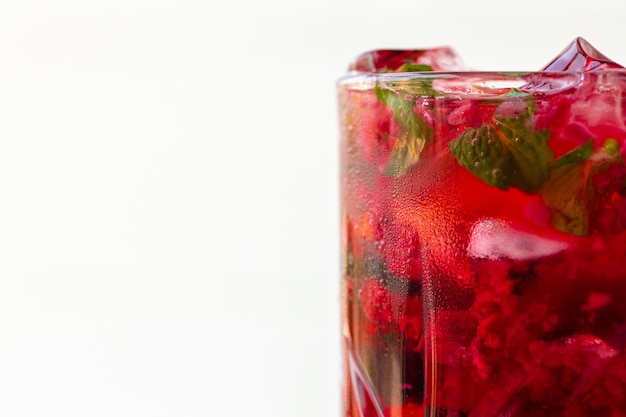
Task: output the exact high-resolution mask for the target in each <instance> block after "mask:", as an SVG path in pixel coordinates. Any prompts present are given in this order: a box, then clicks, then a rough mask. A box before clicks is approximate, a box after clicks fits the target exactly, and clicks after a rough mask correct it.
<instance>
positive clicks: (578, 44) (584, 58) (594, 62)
mask: <svg viewBox="0 0 626 417" xmlns="http://www.w3.org/2000/svg"><path fill="white" fill-rule="evenodd" d="M623 68H624V67H622V66H621V65H619V64H618V63H616V62H613V61H612V60H610V59H609V58H607V57H606V56H604V55H603V54H602V53H601V52H599V51H598V50H597V49H596V48H594V47H593V46H592V45H591V44H590V43H589V42H587V41H586V40H584V39H583V38H581V37H578V38H576V39H574V41H573V42H572V43H570V44H569V45H568V46H567V48H565V49H564V50H563V51H562V52H561V53H560V54H559V55H557V57H556V58H554V59H553V60H552V61H551V62H550V63H549V64H548V65H546V66H545V67H543V68H542V69H541V70H542V71H597V70H604V69H623Z"/></svg>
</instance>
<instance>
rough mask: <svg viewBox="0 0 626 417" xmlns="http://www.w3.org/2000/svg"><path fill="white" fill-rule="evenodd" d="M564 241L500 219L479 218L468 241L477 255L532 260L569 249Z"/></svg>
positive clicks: (478, 256) (471, 254) (489, 257)
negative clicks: (526, 229)
mask: <svg viewBox="0 0 626 417" xmlns="http://www.w3.org/2000/svg"><path fill="white" fill-rule="evenodd" d="M567 247H568V244H567V243H566V242H564V241H560V240H556V239H552V238H548V237H543V236H539V235H536V234H532V233H527V232H523V231H521V230H516V229H515V228H513V227H512V226H511V225H509V224H508V223H506V222H504V221H501V220H494V219H485V220H481V221H479V222H477V223H476V224H475V225H474V227H473V229H472V234H471V237H470V241H469V245H468V248H467V250H468V253H469V255H470V256H471V257H474V258H486V259H501V258H505V259H514V260H521V261H523V260H530V259H539V258H543V257H545V256H549V255H553V254H555V253H558V252H561V251H563V250H565V249H567Z"/></svg>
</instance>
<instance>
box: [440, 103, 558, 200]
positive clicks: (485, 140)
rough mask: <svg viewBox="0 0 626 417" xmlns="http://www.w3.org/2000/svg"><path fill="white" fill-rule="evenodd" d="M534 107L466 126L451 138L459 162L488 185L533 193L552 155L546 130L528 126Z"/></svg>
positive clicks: (539, 186) (547, 169)
mask: <svg viewBox="0 0 626 417" xmlns="http://www.w3.org/2000/svg"><path fill="white" fill-rule="evenodd" d="M532 113H533V107H532V106H530V105H529V106H528V107H527V109H526V112H524V113H522V114H519V115H516V116H502V115H496V116H494V118H493V120H492V121H491V122H488V123H484V124H483V125H482V126H480V127H479V128H468V129H466V130H464V131H463V133H461V134H460V135H459V136H457V137H456V138H455V139H453V140H452V141H450V143H449V147H450V151H451V152H452V154H453V155H454V157H455V158H456V159H457V161H458V162H459V164H461V165H462V166H464V167H465V168H467V170H468V171H470V172H471V173H472V174H474V175H475V176H476V177H478V178H480V179H481V180H483V181H485V182H486V183H487V184H489V185H492V186H495V187H498V188H500V189H502V190H507V189H508V188H509V187H515V188H519V189H520V190H522V191H524V192H526V193H534V192H536V191H538V190H539V188H541V186H542V184H543V183H544V182H545V181H546V180H547V179H548V177H549V175H550V166H549V165H550V162H552V160H553V159H554V154H553V153H552V150H551V149H550V147H549V146H548V143H547V141H548V138H549V132H548V131H547V130H545V131H536V130H535V129H534V127H533V126H532V125H531V120H532V119H531V116H532Z"/></svg>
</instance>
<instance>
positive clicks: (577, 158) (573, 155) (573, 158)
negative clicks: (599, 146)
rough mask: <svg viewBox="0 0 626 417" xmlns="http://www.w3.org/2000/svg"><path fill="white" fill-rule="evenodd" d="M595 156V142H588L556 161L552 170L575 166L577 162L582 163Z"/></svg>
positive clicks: (552, 165)
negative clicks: (570, 165)
mask: <svg viewBox="0 0 626 417" xmlns="http://www.w3.org/2000/svg"><path fill="white" fill-rule="evenodd" d="M592 154H593V140H588V141H587V142H585V143H583V144H582V145H580V146H578V147H577V148H574V149H572V150H571V151H569V152H568V153H566V154H565V155H563V156H561V157H559V158H558V159H556V160H555V161H554V162H553V163H552V164H551V168H552V169H556V168H560V167H562V166H565V165H569V164H573V163H576V162H582V161H586V160H587V159H589V157H590V156H591V155H592Z"/></svg>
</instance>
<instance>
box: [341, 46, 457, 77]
mask: <svg viewBox="0 0 626 417" xmlns="http://www.w3.org/2000/svg"><path fill="white" fill-rule="evenodd" d="M405 64H421V65H428V66H429V67H431V68H432V69H433V70H434V71H462V70H463V68H464V67H463V64H462V62H461V59H460V58H459V57H458V56H457V54H456V53H455V52H454V51H453V50H452V49H451V48H449V47H439V48H432V49H416V50H397V49H379V50H376V51H370V52H365V53H364V54H361V55H359V56H358V57H357V58H356V59H355V60H354V62H352V64H351V65H350V67H349V70H350V71H360V72H377V73H380V72H393V71H400V70H401V67H402V66H403V65H405Z"/></svg>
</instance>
